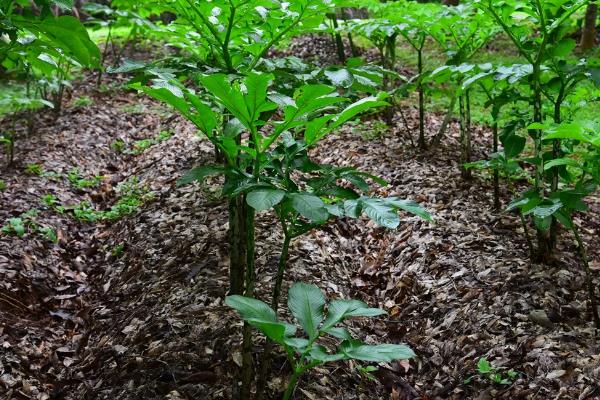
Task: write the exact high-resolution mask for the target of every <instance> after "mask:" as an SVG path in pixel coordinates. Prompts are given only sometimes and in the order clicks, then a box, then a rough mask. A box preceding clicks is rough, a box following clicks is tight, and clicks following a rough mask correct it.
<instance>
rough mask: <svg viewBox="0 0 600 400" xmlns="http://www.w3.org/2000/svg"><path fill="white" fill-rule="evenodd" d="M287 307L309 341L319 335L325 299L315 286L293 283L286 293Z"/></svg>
mask: <svg viewBox="0 0 600 400" xmlns="http://www.w3.org/2000/svg"><path fill="white" fill-rule="evenodd" d="M288 307H289V309H290V312H291V313H292V315H293V316H294V317H296V319H297V320H298V322H299V323H300V325H301V326H302V329H304V331H305V332H306V333H307V334H308V337H309V339H310V340H312V339H315V338H316V337H317V336H318V335H319V330H318V328H319V324H320V323H321V321H322V320H323V308H324V307H325V297H324V296H323V293H322V292H321V290H320V289H319V288H318V287H316V286H315V285H309V284H306V283H295V284H294V285H292V287H291V288H290V291H289V293H288Z"/></svg>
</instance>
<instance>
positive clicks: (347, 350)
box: [340, 340, 415, 362]
mask: <svg viewBox="0 0 600 400" xmlns="http://www.w3.org/2000/svg"><path fill="white" fill-rule="evenodd" d="M340 350H341V352H342V353H344V355H346V357H348V358H351V359H355V360H362V361H370V362H391V361H394V360H407V359H410V358H413V357H415V353H414V352H413V351H412V350H411V349H410V347H408V346H406V345H402V344H377V345H367V344H363V343H361V342H359V341H350V340H345V341H344V342H342V344H341V345H340Z"/></svg>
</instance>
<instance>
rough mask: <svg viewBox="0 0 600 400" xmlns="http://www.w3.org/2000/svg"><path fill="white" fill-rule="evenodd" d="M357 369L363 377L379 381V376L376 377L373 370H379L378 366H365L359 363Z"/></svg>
mask: <svg viewBox="0 0 600 400" xmlns="http://www.w3.org/2000/svg"><path fill="white" fill-rule="evenodd" d="M356 370H357V371H358V373H359V374H360V376H361V377H362V378H363V379H365V380H368V381H371V382H377V378H376V377H375V375H373V372H375V371H377V370H379V368H378V367H376V366H374V365H367V366H366V367H363V366H362V365H357V366H356Z"/></svg>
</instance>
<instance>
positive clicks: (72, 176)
mask: <svg viewBox="0 0 600 400" xmlns="http://www.w3.org/2000/svg"><path fill="white" fill-rule="evenodd" d="M67 179H68V180H69V182H71V185H73V186H75V187H76V188H78V189H85V188H89V187H94V186H98V185H99V184H100V182H102V179H104V177H102V176H100V175H97V176H94V177H93V178H91V179H86V178H84V177H82V176H81V175H80V173H79V169H77V168H73V169H72V170H70V171H69V173H68V174H67Z"/></svg>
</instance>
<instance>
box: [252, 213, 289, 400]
mask: <svg viewBox="0 0 600 400" xmlns="http://www.w3.org/2000/svg"><path fill="white" fill-rule="evenodd" d="M282 223H285V221H282ZM284 230H285V227H284ZM291 239H292V237H291V236H290V235H288V234H287V232H286V233H285V234H284V239H283V245H282V247H281V254H280V255H279V262H278V263H277V277H276V279H275V286H274V287H273V297H272V298H271V308H272V309H273V310H274V311H275V316H277V314H278V308H279V298H280V297H281V286H282V284H283V277H284V274H285V268H286V265H287V261H288V257H289V249H290V242H291ZM272 349H273V344H272V343H271V341H270V340H267V342H266V343H265V349H264V351H263V354H262V357H261V360H260V372H259V373H258V378H257V382H256V400H262V399H263V398H264V394H265V388H266V386H267V379H268V375H269V371H270V370H271V369H270V368H269V367H270V366H271V352H272Z"/></svg>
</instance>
